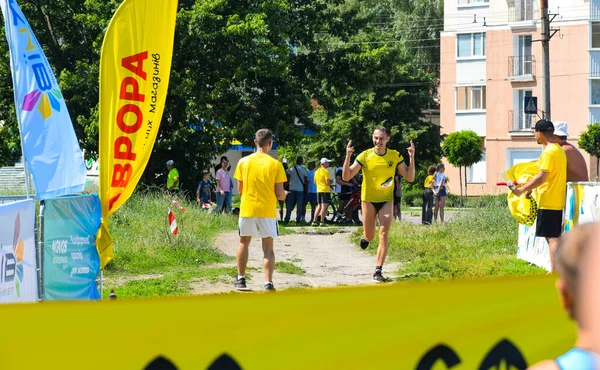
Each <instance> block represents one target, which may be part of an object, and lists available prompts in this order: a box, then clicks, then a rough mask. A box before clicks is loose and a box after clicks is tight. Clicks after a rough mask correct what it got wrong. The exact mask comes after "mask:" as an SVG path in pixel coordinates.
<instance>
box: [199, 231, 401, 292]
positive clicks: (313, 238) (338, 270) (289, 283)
mask: <svg viewBox="0 0 600 370" xmlns="http://www.w3.org/2000/svg"><path fill="white" fill-rule="evenodd" d="M323 230H325V229H320V231H323ZM354 230H355V229H354V228H351V227H348V228H341V229H340V228H335V229H332V231H337V232H336V233H335V234H333V235H330V234H317V233H315V232H313V231H312V229H311V228H303V229H300V230H299V232H297V233H296V234H291V235H284V236H281V237H279V238H277V239H276V240H275V257H276V261H278V262H290V263H293V264H294V265H296V266H298V267H301V268H302V269H304V270H305V271H306V273H305V274H303V275H295V274H287V273H281V272H279V271H277V270H275V273H274V276H273V281H274V283H275V287H276V288H277V289H278V290H282V289H288V288H294V287H326V286H340V285H360V284H376V283H375V282H374V281H373V280H372V278H371V276H372V274H373V270H374V268H375V256H374V255H371V254H369V253H367V252H364V251H362V250H361V249H360V248H358V247H357V246H356V245H352V244H351V243H350V233H351V232H352V231H354ZM238 241H239V236H238V233H237V232H228V233H225V234H221V235H220V236H219V237H217V240H216V242H215V245H216V246H217V248H218V249H219V250H221V251H222V252H223V253H225V254H227V255H230V256H234V257H235V252H236V248H237V245H238ZM262 264H263V258H262V249H261V244H260V239H253V240H252V244H251V245H250V258H249V261H248V266H249V267H254V268H256V270H254V271H250V274H251V276H252V278H251V279H249V280H248V288H250V289H252V290H255V291H260V290H262V287H263V280H264V275H263V268H262ZM219 266H222V267H225V266H226V267H229V266H235V261H233V262H231V263H227V264H220V265H219ZM397 268H398V264H397V263H388V264H386V265H385V266H384V274H385V273H387V274H388V275H391V274H392V273H393V271H396V270H397ZM232 290H233V286H232V283H216V284H211V283H209V282H206V281H199V282H196V283H194V286H193V291H192V294H206V293H220V292H231V291H232Z"/></svg>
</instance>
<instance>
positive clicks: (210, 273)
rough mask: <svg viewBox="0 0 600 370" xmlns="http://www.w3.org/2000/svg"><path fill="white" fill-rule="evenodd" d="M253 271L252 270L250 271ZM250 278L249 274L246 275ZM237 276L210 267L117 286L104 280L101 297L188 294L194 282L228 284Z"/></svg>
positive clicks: (230, 269) (228, 269)
mask: <svg viewBox="0 0 600 370" xmlns="http://www.w3.org/2000/svg"><path fill="white" fill-rule="evenodd" d="M250 270H253V269H250ZM246 275H247V276H248V277H250V276H251V275H250V274H246ZM236 276H237V268H235V267H212V268H197V269H186V270H181V271H176V272H170V273H166V274H165V275H163V276H159V277H149V278H143V277H141V276H138V277H134V278H133V279H132V280H129V281H126V282H125V283H124V284H119V283H118V282H117V281H115V280H106V281H105V284H104V289H103V292H102V296H103V297H104V298H108V295H109V294H110V291H111V290H112V289H114V290H115V293H116V294H117V297H118V298H139V297H160V296H176V295H185V294H188V293H189V292H190V290H191V288H192V283H193V282H194V280H198V279H200V280H207V281H208V282H210V283H216V282H230V281H233V279H234V278H235V277H236Z"/></svg>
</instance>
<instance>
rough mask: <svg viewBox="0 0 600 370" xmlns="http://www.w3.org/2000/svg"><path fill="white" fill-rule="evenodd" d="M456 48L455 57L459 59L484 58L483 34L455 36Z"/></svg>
mask: <svg viewBox="0 0 600 370" xmlns="http://www.w3.org/2000/svg"><path fill="white" fill-rule="evenodd" d="M456 38H457V40H458V41H457V42H458V47H457V50H456V56H457V57H459V58H468V57H484V56H485V32H479V33H464V34H460V35H456Z"/></svg>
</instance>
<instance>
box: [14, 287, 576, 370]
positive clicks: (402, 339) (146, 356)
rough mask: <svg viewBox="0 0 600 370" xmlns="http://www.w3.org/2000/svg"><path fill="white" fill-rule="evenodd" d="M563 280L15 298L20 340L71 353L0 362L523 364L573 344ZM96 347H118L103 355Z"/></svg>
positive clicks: (18, 351)
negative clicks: (559, 286) (96, 298)
mask: <svg viewBox="0 0 600 370" xmlns="http://www.w3.org/2000/svg"><path fill="white" fill-rule="evenodd" d="M555 279H556V278H555V277H554V276H545V275H544V276H536V277H521V278H512V279H486V280H480V281H453V282H444V283H427V284H390V285H386V286H376V287H375V286H371V287H352V288H334V289H306V290H301V291H281V292H277V293H275V294H270V293H268V294H227V295H215V296H200V297H182V298H166V299H165V298H163V299H149V300H143V299H131V300H126V299H121V298H118V299H117V301H104V302H44V304H31V305H23V304H19V305H7V306H3V307H2V312H3V314H4V316H5V317H10V318H11V320H5V321H4V323H3V325H4V328H3V329H4V331H5V332H7V333H10V338H11V340H12V341H13V343H28V342H27V341H31V340H32V338H34V340H35V341H36V342H37V343H60V344H61V345H62V346H63V347H66V348H68V349H69V352H68V356H57V355H56V353H57V348H56V347H55V346H52V345H42V346H37V347H36V349H35V354H36V355H35V356H32V355H31V347H29V346H26V345H21V346H12V347H11V348H10V350H8V349H7V350H6V351H5V352H4V353H3V354H2V355H3V357H2V366H3V369H43V368H44V369H45V368H58V367H59V366H60V367H61V368H64V369H86V370H94V369H99V370H104V369H140V370H141V369H179V370H200V369H202V370H203V369H244V370H251V369H260V370H267V369H277V370H280V369H285V370H292V369H298V370H306V369H311V370H312V369H328V370H329V369H402V370H403V369H407V370H415V369H416V370H441V369H452V370H473V369H483V370H499V369H506V370H525V369H526V368H527V367H528V366H531V365H533V364H535V363H537V362H539V361H542V360H549V359H555V358H557V357H558V356H560V355H562V354H563V353H565V352H567V351H568V350H569V349H570V348H572V346H573V345H574V344H575V340H576V331H575V326H574V324H573V322H570V321H569V319H568V316H567V314H566V313H565V312H564V310H562V309H561V306H560V299H559V295H558V293H557V292H556V289H555V288H554V283H555ZM117 294H119V291H118V290H117ZM100 315H101V317H102V318H103V320H101V321H100V320H92V321H90V317H99V316H100ZM232 318H234V319H232ZM82 323H85V324H84V325H82ZM106 323H110V325H111V326H110V327H109V328H107V327H106ZM267 327H268V329H265V328H267ZM73 333H76V335H73ZM232 338H233V339H232ZM237 338H243V339H242V340H238V339H237ZM90 343H110V346H109V348H107V349H103V350H102V355H101V356H98V355H97V350H96V348H94V347H93V346H90ZM265 349H267V350H265ZM94 354H96V356H97V357H98V359H97V360H96V359H95V357H94ZM91 359H93V360H91Z"/></svg>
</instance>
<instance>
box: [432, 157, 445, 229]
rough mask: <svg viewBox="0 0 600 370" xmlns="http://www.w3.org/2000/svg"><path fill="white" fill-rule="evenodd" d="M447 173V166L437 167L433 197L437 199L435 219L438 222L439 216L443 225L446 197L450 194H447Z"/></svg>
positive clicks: (434, 212)
mask: <svg viewBox="0 0 600 370" xmlns="http://www.w3.org/2000/svg"><path fill="white" fill-rule="evenodd" d="M445 171H446V166H444V164H442V163H440V164H438V165H437V168H436V173H435V175H434V176H433V179H434V183H433V196H434V199H435V209H434V210H433V218H434V219H435V221H436V222H437V219H438V214H439V215H440V221H441V222H442V223H444V209H445V208H446V197H447V196H448V193H447V192H446V185H447V182H448V178H447V177H446V175H445V174H444V172H445Z"/></svg>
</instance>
